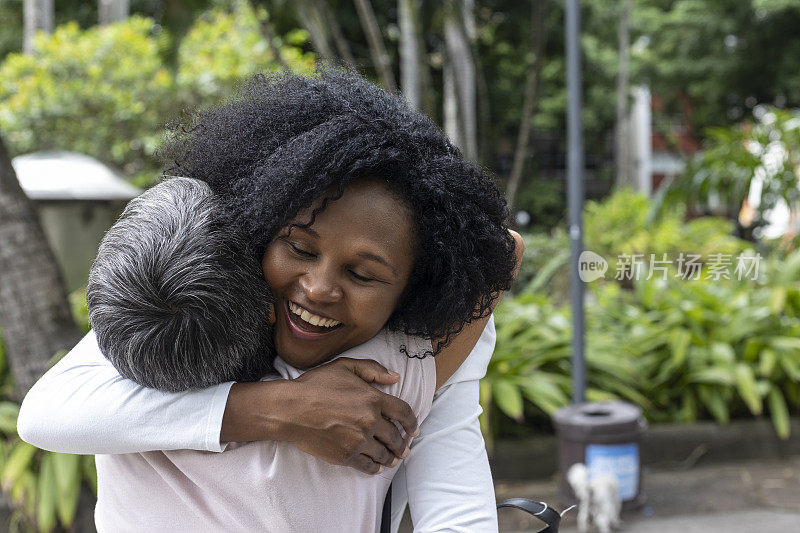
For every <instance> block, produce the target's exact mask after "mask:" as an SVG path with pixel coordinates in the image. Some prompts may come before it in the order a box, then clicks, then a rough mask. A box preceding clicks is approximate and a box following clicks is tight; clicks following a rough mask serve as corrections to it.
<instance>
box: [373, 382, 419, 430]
mask: <svg viewBox="0 0 800 533" xmlns="http://www.w3.org/2000/svg"><path fill="white" fill-rule="evenodd" d="M376 392H378V394H381V395H382V397H383V402H382V408H381V413H382V414H383V416H384V417H386V418H389V419H391V420H397V421H398V422H400V425H401V426H403V429H404V430H405V431H406V433H408V434H409V435H411V436H412V437H416V436H417V435H419V424H418V423H417V416H416V415H415V414H414V411H412V410H411V407H409V405H408V404H407V403H406V402H404V401H403V400H401V399H400V398H395V397H394V396H392V395H390V394H386V393H383V392H380V391H376Z"/></svg>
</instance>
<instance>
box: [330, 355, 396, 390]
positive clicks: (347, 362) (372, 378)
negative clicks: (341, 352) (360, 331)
mask: <svg viewBox="0 0 800 533" xmlns="http://www.w3.org/2000/svg"><path fill="white" fill-rule="evenodd" d="M337 361H338V362H339V364H342V365H344V366H345V367H346V368H347V369H349V370H350V371H351V372H353V373H354V374H355V375H357V376H358V377H360V378H361V379H363V380H364V381H366V382H367V383H378V384H380V385H392V384H394V383H397V380H399V379H400V374H398V373H397V372H392V371H391V370H387V369H386V367H385V366H383V365H382V364H380V363H378V362H377V361H373V360H372V359H353V358H350V357H340V358H339V359H337Z"/></svg>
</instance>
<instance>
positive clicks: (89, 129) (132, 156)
mask: <svg viewBox="0 0 800 533" xmlns="http://www.w3.org/2000/svg"><path fill="white" fill-rule="evenodd" d="M157 32H158V30H157V26H156V25H155V24H154V23H153V21H152V20H149V19H145V18H141V17H131V18H130V19H128V20H126V21H125V22H120V23H117V24H111V25H108V26H102V27H94V28H90V29H88V30H80V29H79V28H78V25H77V24H76V23H68V24H65V25H63V26H60V27H59V28H58V29H57V30H56V31H55V32H54V33H53V34H52V35H45V34H40V35H39V36H38V37H37V39H36V44H35V51H34V54H33V55H31V56H27V55H23V54H9V56H8V57H7V59H6V60H5V61H4V62H3V64H2V66H0V129H2V131H3V133H4V135H5V136H6V140H7V142H8V144H9V145H10V150H11V151H12V152H13V153H25V152H31V151H35V150H46V149H58V150H72V151H77V152H81V153H85V154H88V155H91V156H93V157H96V158H98V159H100V160H103V161H105V162H107V163H110V164H113V165H115V166H116V167H118V168H119V169H121V170H122V171H123V172H124V173H125V174H127V175H133V174H136V173H138V172H141V171H143V170H152V169H154V168H156V164H155V161H154V160H153V159H152V155H153V151H154V149H155V145H156V143H157V141H158V139H159V133H160V129H159V128H160V125H161V123H162V121H163V120H164V117H165V116H168V114H169V112H170V111H171V110H172V109H174V101H173V99H172V97H171V95H172V93H171V90H172V76H171V75H170V73H169V71H168V70H167V69H165V68H164V66H163V64H162V61H161V57H160V55H159V48H158V44H157V40H156V34H157Z"/></svg>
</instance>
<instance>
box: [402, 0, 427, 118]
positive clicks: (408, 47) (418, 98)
mask: <svg viewBox="0 0 800 533" xmlns="http://www.w3.org/2000/svg"><path fill="white" fill-rule="evenodd" d="M416 4H417V0H398V1H397V18H398V19H399V25H400V47H399V48H400V89H401V91H402V93H403V96H405V98H406V100H408V104H409V105H410V106H411V107H412V108H414V109H417V110H418V109H421V108H422V77H421V73H420V55H421V54H420V50H419V44H420V43H419V41H417V27H416V25H417V23H418V19H416V18H415V16H414V15H415V11H416V7H417V6H416Z"/></svg>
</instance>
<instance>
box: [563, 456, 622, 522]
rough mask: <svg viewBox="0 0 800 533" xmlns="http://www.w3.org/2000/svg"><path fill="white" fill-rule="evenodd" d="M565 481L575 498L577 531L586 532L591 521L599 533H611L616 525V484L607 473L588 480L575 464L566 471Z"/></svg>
mask: <svg viewBox="0 0 800 533" xmlns="http://www.w3.org/2000/svg"><path fill="white" fill-rule="evenodd" d="M567 482H568V483H569V485H570V487H572V491H573V492H574V493H575V497H576V498H577V499H578V530H579V531H581V533H583V532H586V531H589V526H590V524H591V523H592V522H594V524H595V525H596V526H597V529H598V531H599V532H600V533H611V530H612V529H614V528H618V527H619V526H620V520H619V512H620V509H621V507H622V502H621V501H620V499H619V483H618V482H617V478H615V477H614V476H612V475H610V474H603V475H600V476H595V477H593V478H592V479H591V480H590V479H589V471H588V469H587V468H586V465H584V464H583V463H576V464H574V465H572V466H571V467H570V469H569V470H568V471H567Z"/></svg>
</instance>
